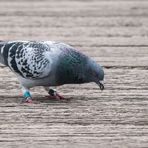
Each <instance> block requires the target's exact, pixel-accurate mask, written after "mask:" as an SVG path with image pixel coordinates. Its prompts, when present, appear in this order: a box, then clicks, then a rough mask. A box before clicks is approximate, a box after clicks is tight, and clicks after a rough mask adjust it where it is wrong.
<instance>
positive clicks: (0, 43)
mask: <svg viewBox="0 0 148 148" xmlns="http://www.w3.org/2000/svg"><path fill="white" fill-rule="evenodd" d="M5 44H6V42H5V41H2V40H0V63H1V64H3V65H5V66H6V65H7V64H6V63H5V60H4V56H3V51H4V46H5Z"/></svg>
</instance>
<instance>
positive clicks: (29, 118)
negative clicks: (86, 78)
mask: <svg viewBox="0 0 148 148" xmlns="http://www.w3.org/2000/svg"><path fill="white" fill-rule="evenodd" d="M147 9H148V1H147V0H108V1H107V0H99V1H98V0H92V1H88V0H85V1H83V0H76V1H75V0H72V1H69V0H61V1H57V0H43V1H39V0H33V1H30V0H25V1H24V0H19V1H18V0H14V1H13V2H11V1H10V0H1V1H0V22H1V23H0V39H1V40H14V39H19V40H23V39H24V40H56V41H58V40H60V41H64V42H67V43H69V44H71V45H73V46H75V47H76V48H78V50H80V51H82V52H84V53H85V54H87V55H88V56H90V57H92V58H93V59H94V60H96V61H97V62H98V63H100V64H102V65H103V66H105V68H104V70H105V90H104V91H103V92H101V91H100V90H99V88H98V86H97V85H95V84H93V83H91V84H83V85H64V86H60V87H58V88H57V90H58V91H59V92H61V93H62V94H63V95H64V96H65V97H66V98H67V99H68V100H63V101H58V100H48V99H45V97H44V95H46V92H45V90H44V89H43V88H42V87H37V88H33V89H31V92H32V95H33V97H34V101H35V103H34V104H21V103H20V101H21V99H22V94H21V90H20V86H19V83H18V82H17V78H16V77H15V75H14V74H13V73H11V72H10V70H9V69H8V68H6V67H2V66H1V65H0V67H1V69H0V147H3V148H8V147H15V148H17V147H18V148H19V147H21V148H26V147H33V148H34V147H35V148H40V147H43V148H44V147H45V148H46V147H51V148H61V147H66V148H69V147H71V148H76V147H80V148H81V147H82V148H84V147H86V148H92V147H93V148H95V147H96V148H98V147H105V148H107V147H124V148H125V147H147V145H148V91H147V90H148V79H147V78H148V72H147V69H148V62H147V59H148V50H147V49H148V42H147V41H148V18H147V16H148V11H147Z"/></svg>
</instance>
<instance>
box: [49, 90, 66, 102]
mask: <svg viewBox="0 0 148 148" xmlns="http://www.w3.org/2000/svg"><path fill="white" fill-rule="evenodd" d="M48 94H49V96H48V98H50V99H60V100H61V99H65V98H64V97H63V96H61V95H60V94H58V93H57V92H56V91H55V90H53V89H49V92H48Z"/></svg>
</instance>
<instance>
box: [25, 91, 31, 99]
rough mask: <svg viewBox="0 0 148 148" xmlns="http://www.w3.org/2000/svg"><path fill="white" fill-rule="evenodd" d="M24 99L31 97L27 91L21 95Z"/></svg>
mask: <svg viewBox="0 0 148 148" xmlns="http://www.w3.org/2000/svg"><path fill="white" fill-rule="evenodd" d="M23 96H24V98H28V97H31V95H30V92H29V91H26V92H25V93H24V94H23Z"/></svg>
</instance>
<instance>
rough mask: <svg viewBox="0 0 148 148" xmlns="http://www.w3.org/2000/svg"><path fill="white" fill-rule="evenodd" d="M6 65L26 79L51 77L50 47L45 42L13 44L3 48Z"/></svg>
mask: <svg viewBox="0 0 148 148" xmlns="http://www.w3.org/2000/svg"><path fill="white" fill-rule="evenodd" d="M3 48H4V49H3V56H4V59H5V63H6V64H7V65H8V66H9V67H10V69H11V70H12V71H14V72H15V73H17V74H19V75H21V76H22V77H24V78H30V79H40V78H44V77H46V76H48V75H49V73H50V71H51V62H50V59H49V58H47V56H46V55H47V54H48V55H49V53H50V47H49V46H48V45H47V44H45V43H44V42H11V43H9V42H8V43H7V44H5V45H4V47H3Z"/></svg>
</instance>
